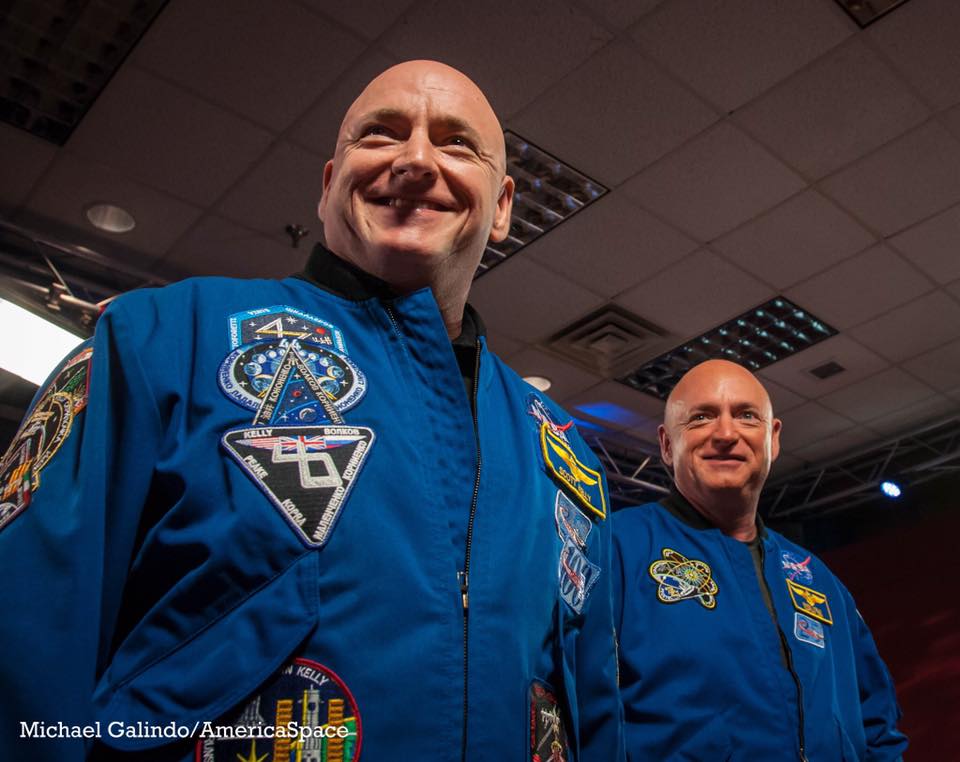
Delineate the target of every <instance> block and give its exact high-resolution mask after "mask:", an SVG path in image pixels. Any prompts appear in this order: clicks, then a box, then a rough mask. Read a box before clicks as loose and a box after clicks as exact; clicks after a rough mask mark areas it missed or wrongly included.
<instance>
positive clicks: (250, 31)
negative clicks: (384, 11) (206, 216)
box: [131, 0, 364, 132]
mask: <svg viewBox="0 0 960 762" xmlns="http://www.w3.org/2000/svg"><path fill="white" fill-rule="evenodd" d="M363 47H364V43H363V42H361V41H360V40H359V39H358V38H357V37H355V36H354V35H353V34H351V33H349V32H347V31H344V30H343V29H341V28H339V27H337V26H335V25H333V24H331V23H330V22H329V21H328V20H326V19H325V18H323V17H322V16H319V15H317V14H316V13H313V12H311V11H309V10H307V9H306V8H304V7H303V6H302V5H298V4H296V3H293V2H290V0H271V2H269V3H263V2H260V0H204V2H202V3H171V4H170V5H169V6H168V7H167V9H166V10H165V11H164V12H163V13H162V14H160V17H159V18H158V20H157V22H156V23H155V24H153V25H152V26H151V27H150V30H149V31H148V32H147V34H146V35H145V36H144V38H143V39H142V40H141V41H140V43H139V44H138V45H137V47H136V48H135V49H134V52H133V55H132V57H131V60H132V61H133V62H135V63H136V64H138V65H140V66H143V67H144V68H146V69H149V70H150V71H153V72H155V73H156V74H159V75H161V76H163V77H166V78H169V79H171V80H173V81H174V82H177V83H178V84H181V85H183V86H184V87H186V88H188V89H190V90H193V91H194V92H197V93H198V94H200V95H202V96H204V97H205V98H207V99H209V100H211V101H212V102H214V103H217V104H219V105H221V106H226V107H227V108H229V109H232V110H236V111H238V112H240V113H241V114H243V115H244V116H246V117H247V118H248V119H250V120H251V121H253V122H256V123H257V124H261V125H263V126H265V127H267V128H269V129H271V130H274V131H277V132H280V131H282V130H284V129H285V128H286V127H287V126H288V125H289V124H290V123H291V122H292V121H293V120H294V119H295V118H296V117H297V116H298V115H299V114H301V113H303V112H304V111H305V110H306V109H307V107H308V106H309V105H310V104H311V103H313V102H314V100H316V98H317V96H318V95H319V94H320V93H321V92H322V91H323V90H324V88H326V87H327V86H329V85H330V84H331V83H332V82H334V81H336V79H337V77H338V75H339V74H340V73H341V72H342V71H343V70H344V69H345V68H346V67H347V65H348V63H349V62H350V61H351V60H353V59H354V58H356V56H358V55H359V54H360V52H361V50H363ZM321 56H322V60H323V64H322V65H319V61H318V59H320V57H321Z"/></svg>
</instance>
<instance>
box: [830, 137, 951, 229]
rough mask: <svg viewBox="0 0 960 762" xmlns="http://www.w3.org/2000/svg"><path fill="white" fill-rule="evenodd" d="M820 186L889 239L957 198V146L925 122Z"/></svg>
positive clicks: (949, 138) (949, 204)
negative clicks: (889, 236)
mask: <svg viewBox="0 0 960 762" xmlns="http://www.w3.org/2000/svg"><path fill="white" fill-rule="evenodd" d="M821 188H822V189H823V190H824V192H826V193H827V194H828V195H829V196H832V197H833V198H835V199H836V200H837V201H839V202H840V203H841V204H843V205H844V206H845V207H846V208H847V209H849V210H850V211H851V212H853V213H854V214H856V215H857V216H858V217H860V219H862V220H863V221H864V222H866V223H867V224H868V225H871V226H872V227H874V228H876V229H877V230H879V231H880V232H881V233H883V234H884V235H892V234H893V233H896V232H898V231H900V230H903V229H904V228H905V227H907V226H908V225H910V224H912V223H914V222H916V221H917V220H920V219H923V218H924V217H926V216H928V215H930V214H933V213H934V212H938V211H940V210H941V209H944V208H946V207H948V206H951V205H952V204H955V203H956V202H957V201H958V200H960V142H958V141H957V140H956V139H954V138H953V137H951V136H950V135H949V134H948V133H947V131H946V130H945V129H944V128H943V127H942V126H941V125H940V124H939V123H937V122H935V121H930V122H927V123H926V124H924V125H923V126H922V127H920V128H918V129H916V130H914V131H913V132H910V133H908V134H906V135H904V136H903V137H901V138H898V139H897V140H895V141H893V142H892V143H888V144H887V145H886V146H884V147H883V148H881V149H880V150H878V151H876V152H874V153H872V154H870V155H869V156H867V157H865V158H863V159H861V160H860V161H858V162H857V163H856V164H853V165H852V166H850V167H847V168H846V169H844V170H841V171H840V172H838V173H837V174H835V175H833V176H831V177H828V178H827V179H826V180H824V181H823V182H822V183H821Z"/></svg>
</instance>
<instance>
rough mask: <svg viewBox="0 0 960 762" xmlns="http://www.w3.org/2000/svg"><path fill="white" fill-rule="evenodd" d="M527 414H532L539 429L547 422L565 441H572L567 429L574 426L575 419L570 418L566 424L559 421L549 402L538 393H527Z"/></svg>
mask: <svg viewBox="0 0 960 762" xmlns="http://www.w3.org/2000/svg"><path fill="white" fill-rule="evenodd" d="M527 415H529V416H532V417H533V419H534V420H535V421H536V422H537V430H539V429H540V427H541V426H542V425H543V424H547V426H549V427H550V430H551V431H552V432H553V433H554V434H556V435H557V436H558V437H559V438H560V439H562V440H563V441H564V442H569V441H570V440H569V439H567V431H569V430H570V427H571V426H573V420H569V421H567V422H566V423H564V424H560V423H558V422H557V419H556V418H555V417H554V416H553V413H551V412H550V408H549V407H547V403H545V402H544V401H543V400H542V399H540V397H539V396H537V395H536V394H528V395H527Z"/></svg>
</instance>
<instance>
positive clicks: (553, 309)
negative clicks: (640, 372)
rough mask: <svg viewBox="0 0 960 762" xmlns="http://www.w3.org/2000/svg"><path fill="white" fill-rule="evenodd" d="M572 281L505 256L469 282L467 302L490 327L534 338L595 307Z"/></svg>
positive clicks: (519, 258) (522, 338) (521, 337)
mask: <svg viewBox="0 0 960 762" xmlns="http://www.w3.org/2000/svg"><path fill="white" fill-rule="evenodd" d="M602 302H603V300H602V299H601V298H600V297H599V296H597V295H596V294H593V293H591V292H589V291H587V290H586V289H584V288H581V287H580V286H578V285H577V284H576V283H573V282H572V281H569V280H567V279H566V278H564V277H563V276H561V275H557V274H555V273H553V272H552V271H550V270H548V269H547V268H545V267H541V266H540V265H538V264H536V263H535V262H533V261H531V260H528V259H526V258H524V257H523V256H522V255H519V256H514V257H511V258H510V259H509V260H507V261H506V262H504V263H503V264H501V265H498V266H497V267H496V268H494V269H493V270H490V272H488V273H486V274H485V275H483V276H482V277H480V278H479V279H477V281H476V282H475V283H474V284H473V289H472V290H471V292H470V303H471V304H473V306H474V307H476V308H477V309H478V310H479V311H480V314H481V315H482V316H483V320H484V322H485V323H486V324H487V325H489V326H490V327H491V328H492V329H493V330H495V331H497V332H498V333H502V334H504V335H506V336H509V337H510V338H512V339H518V340H520V341H527V342H531V343H532V342H536V341H539V340H541V339H543V338H545V337H547V336H549V335H551V334H553V333H555V332H556V331H558V330H560V329H561V328H564V327H566V326H567V325H568V324H569V323H572V322H573V321H574V320H576V319H577V318H580V317H582V316H583V315H585V314H586V313H588V312H590V310H592V309H596V308H597V307H599V306H600V305H601V303H602Z"/></svg>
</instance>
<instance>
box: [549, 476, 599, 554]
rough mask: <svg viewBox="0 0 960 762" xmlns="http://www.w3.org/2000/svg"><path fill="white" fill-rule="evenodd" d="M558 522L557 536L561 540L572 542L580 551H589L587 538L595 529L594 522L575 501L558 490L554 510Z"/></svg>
mask: <svg viewBox="0 0 960 762" xmlns="http://www.w3.org/2000/svg"><path fill="white" fill-rule="evenodd" d="M553 515H554V518H555V519H556V521H557V534H558V535H559V536H560V539H561V540H572V541H573V542H574V543H575V544H576V546H577V547H578V548H580V550H586V549H587V537H589V536H590V530H592V529H593V522H592V521H590V519H589V518H587V517H586V516H585V515H584V513H583V511H581V510H580V509H579V508H577V506H575V505H574V504H573V501H572V500H571V499H570V498H569V497H567V496H566V495H565V494H563V491H562V490H557V499H556V504H555V506H554V509H553Z"/></svg>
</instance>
